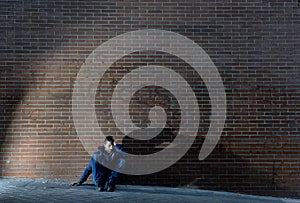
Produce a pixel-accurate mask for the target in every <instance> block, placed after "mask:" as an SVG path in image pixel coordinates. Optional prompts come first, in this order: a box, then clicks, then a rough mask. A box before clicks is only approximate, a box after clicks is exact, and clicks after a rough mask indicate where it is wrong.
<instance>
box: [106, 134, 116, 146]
mask: <svg viewBox="0 0 300 203" xmlns="http://www.w3.org/2000/svg"><path fill="white" fill-rule="evenodd" d="M105 141H107V142H110V143H111V144H112V145H114V143H115V139H114V138H113V136H106V137H105Z"/></svg>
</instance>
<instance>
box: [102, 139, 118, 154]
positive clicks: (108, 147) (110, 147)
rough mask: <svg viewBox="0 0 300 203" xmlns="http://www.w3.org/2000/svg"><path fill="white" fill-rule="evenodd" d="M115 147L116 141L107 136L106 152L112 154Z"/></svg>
mask: <svg viewBox="0 0 300 203" xmlns="http://www.w3.org/2000/svg"><path fill="white" fill-rule="evenodd" d="M114 145H115V140H114V138H113V137H112V136H107V137H106V138H105V140H104V150H105V151H106V152H107V153H111V152H112V150H113V149H114Z"/></svg>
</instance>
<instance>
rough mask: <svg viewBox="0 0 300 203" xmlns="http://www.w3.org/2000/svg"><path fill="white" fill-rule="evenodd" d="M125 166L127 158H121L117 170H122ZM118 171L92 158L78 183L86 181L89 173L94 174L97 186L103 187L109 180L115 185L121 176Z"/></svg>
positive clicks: (93, 177)
mask: <svg viewBox="0 0 300 203" xmlns="http://www.w3.org/2000/svg"><path fill="white" fill-rule="evenodd" d="M124 166H125V160H124V159H122V158H120V159H119V160H118V163H117V166H116V171H121V170H122V169H123V168H124ZM116 171H112V170H110V169H108V168H106V167H105V166H103V165H102V164H100V163H98V162H97V161H95V160H94V159H93V158H91V160H90V162H89V164H88V166H87V167H86V168H85V170H84V172H83V173H82V176H81V178H80V179H79V181H78V183H80V184H82V183H84V182H85V181H86V180H87V178H88V177H89V175H90V174H92V179H93V182H94V184H95V185H96V186H97V187H103V186H104V184H105V183H106V182H107V181H108V183H109V184H110V185H112V186H115V185H116V183H117V181H118V179H119V177H120V173H118V172H116Z"/></svg>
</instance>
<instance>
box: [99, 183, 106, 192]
mask: <svg viewBox="0 0 300 203" xmlns="http://www.w3.org/2000/svg"><path fill="white" fill-rule="evenodd" d="M97 187H98V191H99V192H104V191H106V189H105V187H104V185H103V183H102V181H99V182H98V184H97Z"/></svg>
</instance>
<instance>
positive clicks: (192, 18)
mask: <svg viewBox="0 0 300 203" xmlns="http://www.w3.org/2000/svg"><path fill="white" fill-rule="evenodd" d="M0 15H1V17H0V25H1V27H0V35H1V40H0V47H1V48H0V53H1V54H0V67H1V73H0V75H1V77H0V79H1V80H0V91H1V99H0V100H1V104H0V106H1V113H0V147H1V151H0V153H1V156H0V167H1V176H18V177H22V176H28V177H46V178H61V179H64V180H71V179H72V180H73V179H77V178H78V176H80V174H81V172H82V170H83V169H84V167H85V164H86V163H87V161H88V160H89V158H90V156H89V154H88V153H87V152H86V151H85V150H84V148H83V146H82V144H81V142H80V140H79V139H78V136H77V134H76V130H75V127H74V124H73V118H72V101H71V99H72V90H73V85H74V82H75V80H76V75H77V73H78V71H79V70H80V68H81V66H82V64H83V63H84V61H85V59H86V58H87V56H88V55H89V54H90V53H91V52H92V51H93V50H94V49H95V48H97V47H98V46H99V45H101V44H102V43H103V42H105V41H107V40H109V39H111V38H112V37H115V36H117V35H119V34H123V33H125V32H128V31H133V30H138V29H146V28H149V29H163V30H168V31H173V32H177V33H179V34H181V35H184V36H186V37H188V38H190V39H191V40H193V41H195V42H196V43H197V44H198V45H199V46H201V47H202V48H203V49H204V50H205V51H206V52H207V54H208V55H209V56H210V57H211V59H212V61H213V62H214V63H215V65H216V67H217V68H218V71H219V73H220V75H221V77H222V80H223V82H224V86H225V89H226V98H227V119H226V124H225V128H224V130H223V133H222V137H221V140H220V141H219V143H218V145H217V147H216V148H215V150H214V151H213V153H212V154H211V155H210V156H209V157H208V158H207V159H205V160H204V161H199V160H198V154H199V150H200V148H201V144H202V142H203V139H204V136H205V134H206V133H207V130H208V127H209V124H210V120H209V115H210V98H209V96H208V92H207V89H206V87H205V84H204V83H203V81H202V79H201V77H200V76H199V75H198V74H196V73H195V71H193V68H192V67H190V66H189V65H188V64H186V63H185V62H184V61H182V60H181V59H178V58H177V57H176V56H172V55H170V54H167V53H161V52H155V51H153V52H147V51H140V52H135V53H133V54H130V55H128V56H125V57H124V58H122V59H119V60H118V61H117V62H116V63H114V64H113V65H112V67H110V69H109V70H108V71H107V72H106V74H105V75H104V77H103V79H102V80H101V81H99V88H98V91H97V95H96V104H95V106H96V112H97V117H98V122H99V124H100V125H101V126H102V129H103V131H104V132H105V134H110V135H114V136H116V137H117V138H118V141H119V142H121V141H122V134H121V133H120V132H119V131H118V129H117V128H116V126H115V124H114V120H113V117H112V115H111V111H110V98H111V96H112V93H113V90H114V88H115V86H116V85H117V83H118V81H119V80H121V79H122V77H124V76H125V75H126V73H128V72H130V71H131V70H133V69H134V68H137V67H139V66H145V65H159V66H165V67H168V68H171V69H172V70H175V71H177V72H178V73H180V74H181V75H182V77H184V78H185V79H186V80H187V81H188V82H189V84H190V85H191V87H193V90H194V91H195V94H196V96H197V99H198V101H199V108H200V112H201V123H200V124H199V126H200V127H199V133H198V136H197V139H196V140H195V142H194V144H193V146H192V148H191V149H190V150H189V151H188V153H187V154H186V155H185V156H184V157H183V158H182V159H181V160H179V161H178V162H177V163H176V164H174V165H173V166H171V167H169V168H168V169H166V170H164V171H161V172H159V173H155V174H152V175H145V176H124V177H123V179H122V181H124V182H128V183H132V184H148V185H167V186H179V185H180V186H186V185H188V186H195V187H199V188H204V189H215V190H228V191H239V192H247V193H256V194H271V195H284V196H300V193H299V191H300V185H299V182H300V163H299V159H300V153H299V150H300V142H299V117H300V116H299V110H300V103H299V96H300V94H299V82H300V79H299V78H300V69H299V60H297V59H298V58H299V52H297V50H298V51H299V33H297V32H299V8H298V7H297V2H295V1H285V2H283V1H278V0H276V1H275V0H270V1H259V0H248V1H229V2H221V1H215V0H214V1H208V0H205V1H161V0H155V1H89V0H86V1H71V0H70V1H61V0H60V1H58V0H55V1H19V0H15V1H13V0H12V1H0ZM154 105H160V106H161V107H163V108H164V109H165V110H166V113H167V118H168V120H167V130H166V131H165V132H164V134H161V135H160V136H157V137H156V138H155V139H153V140H152V141H133V140H131V139H129V138H127V139H123V144H126V146H127V148H128V150H129V151H130V152H131V153H137V154H147V153H153V152H155V151H158V150H160V149H161V147H163V146H161V145H160V144H162V142H163V141H172V140H173V139H174V137H175V136H176V133H177V131H178V128H179V122H180V108H179V105H178V101H177V100H176V98H175V97H174V95H172V94H171V93H170V92H168V91H167V90H164V89H161V88H159V87H155V86H153V87H146V88H143V89H141V90H140V91H138V92H136V94H135V95H134V97H133V98H132V100H131V104H130V107H131V108H130V109H131V110H130V113H131V115H132V118H133V122H134V123H135V124H136V125H138V126H141V127H145V126H147V125H148V124H149V120H148V118H147V115H148V112H149V109H150V108H151V107H153V106H154ZM99 144H100V143H99Z"/></svg>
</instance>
